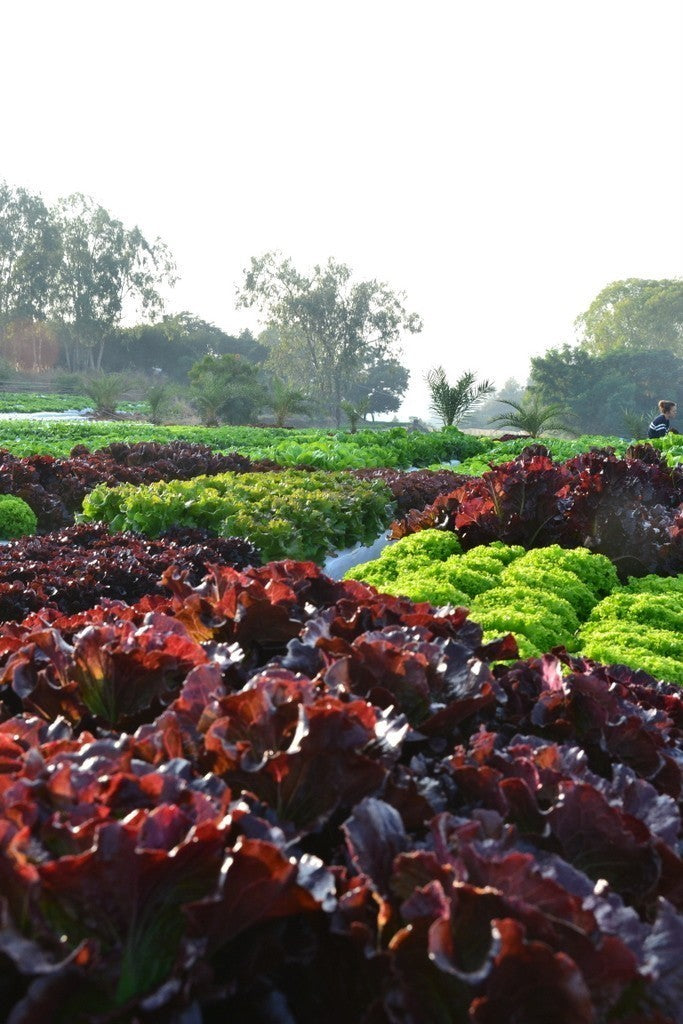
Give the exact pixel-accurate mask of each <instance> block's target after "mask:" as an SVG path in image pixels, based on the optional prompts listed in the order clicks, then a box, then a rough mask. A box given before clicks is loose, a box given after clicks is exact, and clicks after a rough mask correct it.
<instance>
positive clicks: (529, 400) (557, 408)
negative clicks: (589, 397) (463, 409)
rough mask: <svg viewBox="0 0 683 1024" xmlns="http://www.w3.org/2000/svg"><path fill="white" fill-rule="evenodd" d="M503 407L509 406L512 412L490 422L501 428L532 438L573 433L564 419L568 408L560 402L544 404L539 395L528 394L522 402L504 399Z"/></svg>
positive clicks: (502, 414)
mask: <svg viewBox="0 0 683 1024" xmlns="http://www.w3.org/2000/svg"><path fill="white" fill-rule="evenodd" d="M501 405H506V406H508V408H509V409H511V410H512V411H511V412H507V413H501V414H500V415H499V416H494V417H493V419H492V420H491V421H490V422H491V423H496V424H497V425H498V426H500V427H510V428H511V429H512V430H518V431H520V433H522V434H529V435H530V436H531V437H538V436H539V434H543V433H548V432H550V431H558V430H559V431H562V432H563V433H569V434H571V433H573V431H572V429H571V428H570V427H567V426H566V424H565V423H564V421H563V419H562V417H563V416H564V415H565V414H566V406H564V405H563V404H561V403H560V402H550V403H544V402H543V401H542V400H541V398H540V396H539V395H537V394H532V393H530V392H527V393H526V394H525V395H524V398H523V399H522V400H521V401H519V402H513V401H511V400H510V399H505V398H503V399H501Z"/></svg>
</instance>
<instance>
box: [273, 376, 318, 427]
mask: <svg viewBox="0 0 683 1024" xmlns="http://www.w3.org/2000/svg"><path fill="white" fill-rule="evenodd" d="M268 404H269V406H270V408H271V409H272V410H273V412H274V413H275V426H276V427H284V425H285V423H286V421H287V419H288V418H289V417H290V416H298V415H301V414H305V415H307V414H308V413H309V410H310V408H311V404H312V403H311V399H310V398H309V397H308V395H306V393H305V392H304V391H302V390H301V389H300V388H290V387H288V385H287V384H285V383H284V381H281V380H280V379H279V378H278V377H275V378H273V381H272V386H271V391H270V397H269V399H268Z"/></svg>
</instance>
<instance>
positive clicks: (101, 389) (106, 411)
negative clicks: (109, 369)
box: [84, 373, 129, 417]
mask: <svg viewBox="0 0 683 1024" xmlns="http://www.w3.org/2000/svg"><path fill="white" fill-rule="evenodd" d="M128 387H129V382H128V378H127V377H126V376H125V375H124V374H122V373H104V374H102V375H101V376H97V377H90V378H88V379H87V380H86V382H85V386H84V390H85V393H86V395H87V396H88V398H90V399H91V401H92V402H93V405H94V409H95V414H96V415H97V416H102V417H106V416H113V415H114V414H115V413H116V408H117V406H118V404H119V402H120V401H121V399H122V398H123V395H124V394H125V392H126V389H127V388H128Z"/></svg>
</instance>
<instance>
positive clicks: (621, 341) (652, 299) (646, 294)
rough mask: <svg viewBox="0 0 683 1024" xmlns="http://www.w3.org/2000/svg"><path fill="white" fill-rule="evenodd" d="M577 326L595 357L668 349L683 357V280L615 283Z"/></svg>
mask: <svg viewBox="0 0 683 1024" xmlns="http://www.w3.org/2000/svg"><path fill="white" fill-rule="evenodd" d="M576 322H577V325H578V327H579V328H580V329H581V330H582V331H583V335H584V339H585V344H586V347H587V349H588V351H590V352H591V353H594V354H604V353H607V352H612V351H614V350H615V349H654V350H661V349H668V350H669V351H671V352H675V353H676V354H677V355H683V280H680V279H677V280H664V281H651V280H643V279H641V278H636V277H631V278H628V279H627V280H625V281H613V282H612V283H611V284H608V285H607V286H606V287H605V288H603V289H602V291H601V292H600V293H599V294H598V295H597V296H596V297H595V299H594V300H593V302H592V303H591V304H590V306H589V307H588V309H587V310H586V311H585V313H582V314H581V315H580V316H579V317H578V318H577V321H576Z"/></svg>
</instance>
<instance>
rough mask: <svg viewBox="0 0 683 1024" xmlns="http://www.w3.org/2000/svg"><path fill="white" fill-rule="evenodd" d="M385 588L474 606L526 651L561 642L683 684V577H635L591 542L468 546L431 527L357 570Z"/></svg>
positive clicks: (491, 628)
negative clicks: (621, 572) (622, 575)
mask: <svg viewBox="0 0 683 1024" xmlns="http://www.w3.org/2000/svg"><path fill="white" fill-rule="evenodd" d="M346 578H347V579H357V580H362V581H364V582H366V583H370V584H372V585H373V586H375V587H377V589H378V590H379V591H381V592H383V593H387V594H392V595H395V596H404V597H409V598H411V599H412V600H414V601H428V602H429V603H430V604H434V605H445V604H452V605H453V604H454V605H465V606H467V607H468V608H469V609H470V615H471V617H472V618H473V619H474V620H475V621H476V622H479V623H480V625H481V626H482V627H483V629H484V637H485V639H487V640H491V639H494V638H495V637H498V636H501V635H502V634H505V633H508V632H510V633H513V634H514V636H515V637H516V638H517V642H518V646H519V650H520V654H521V655H522V657H534V656H538V655H540V654H543V653H545V652H548V651H550V650H551V649H552V648H553V647H559V646H562V647H565V648H566V649H567V650H568V651H569V652H570V653H575V654H582V655H583V656H584V657H588V658H593V659H595V660H596V661H600V662H604V663H607V664H616V663H619V664H625V665H629V666H630V667H632V668H641V669H644V670H645V671H646V672H649V673H651V674H652V675H654V676H656V677H657V678H659V679H665V680H667V681H668V682H676V683H683V575H682V576H677V577H667V578H665V577H659V576H645V577H643V578H641V579H634V578H630V579H629V580H628V582H627V584H626V585H624V586H621V585H620V584H619V580H618V577H617V573H616V570H615V568H614V565H613V564H612V562H611V561H610V560H609V559H608V558H606V557H605V556H604V555H599V554H593V553H591V552H590V551H588V549H587V548H573V549H565V548H561V547H558V546H557V545H552V546H550V547H545V548H535V549H533V550H531V551H526V550H525V549H524V548H522V547H518V546H510V545H506V544H502V543H501V542H498V541H496V542H494V543H493V544H490V545H486V546H480V547H474V548H471V549H470V550H469V551H467V552H464V553H463V552H462V549H461V547H460V543H459V541H458V538H457V536H456V535H455V534H454V533H450V532H448V533H447V532H442V531H439V530H423V531H422V532H420V533H415V534H411V535H410V536H409V537H405V538H403V539H402V540H399V541H397V542H396V543H395V544H392V545H390V546H389V547H387V548H386V549H385V550H384V551H383V552H382V554H381V556H380V557H379V558H377V559H375V560H374V561H372V562H366V563H364V564H362V565H357V566H355V567H354V568H352V569H350V570H349V571H348V573H347V574H346Z"/></svg>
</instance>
